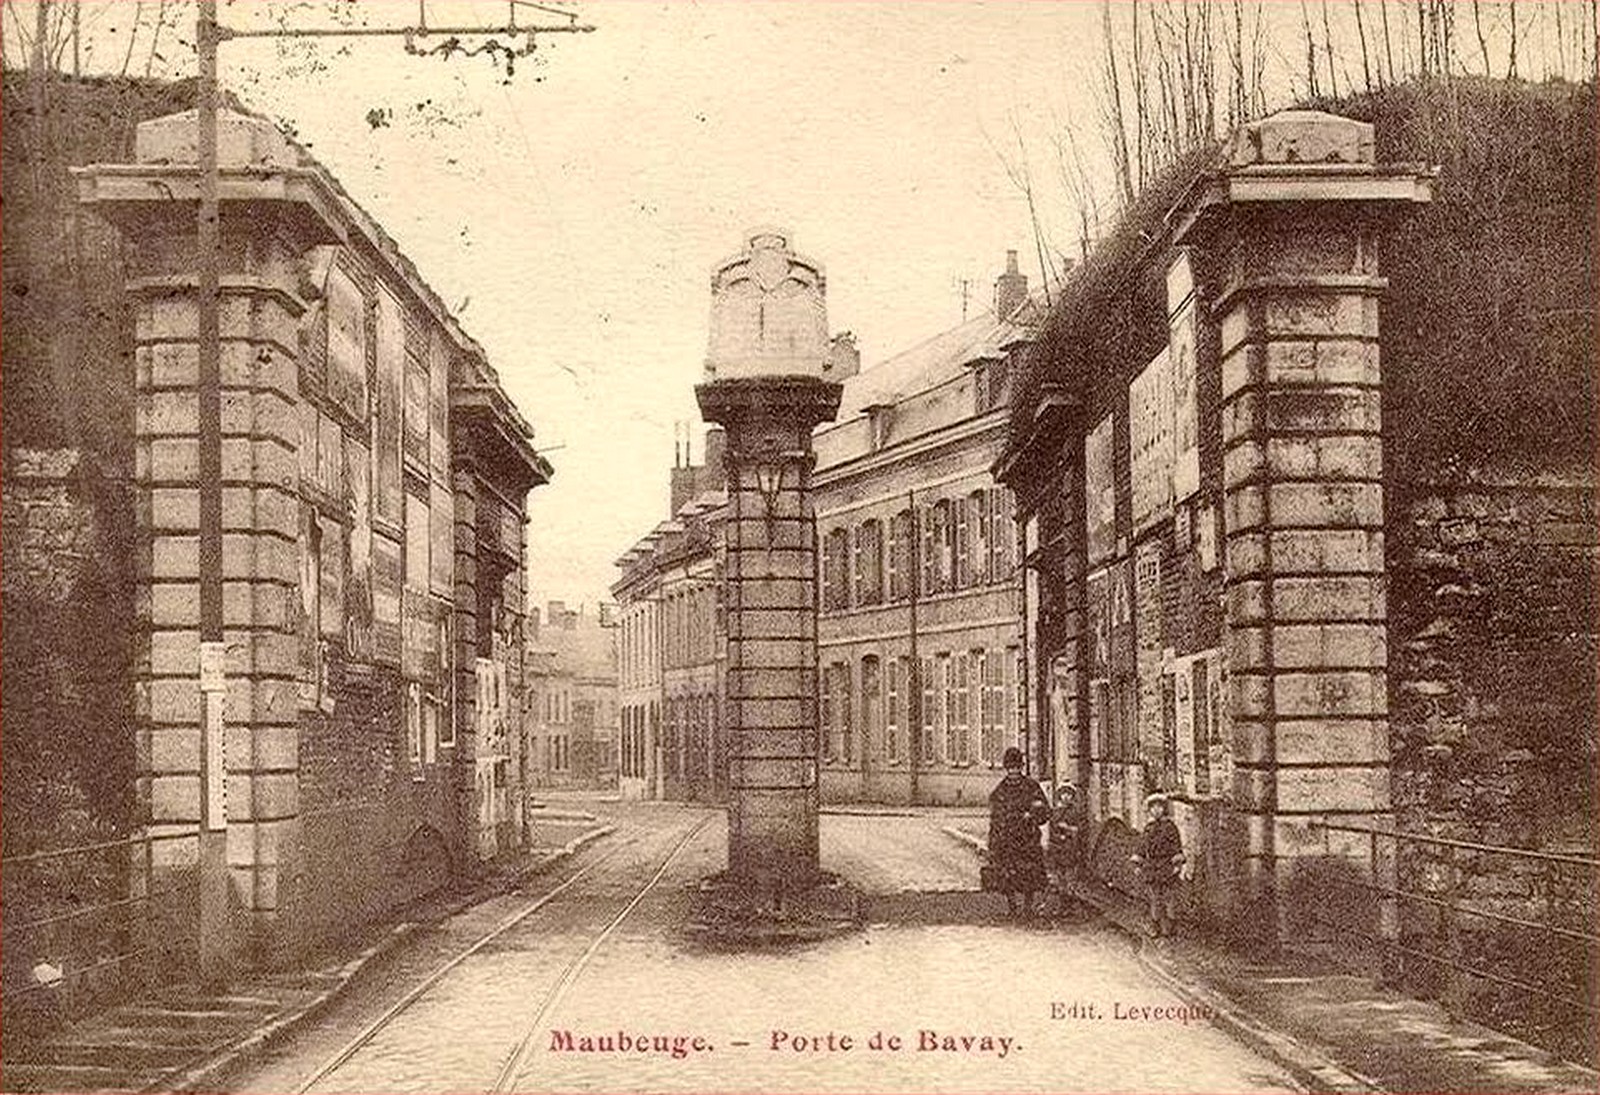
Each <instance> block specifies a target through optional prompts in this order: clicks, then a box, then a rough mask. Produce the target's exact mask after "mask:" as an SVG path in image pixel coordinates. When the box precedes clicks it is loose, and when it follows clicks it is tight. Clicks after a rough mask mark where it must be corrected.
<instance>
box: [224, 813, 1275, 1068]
mask: <svg viewBox="0 0 1600 1095" xmlns="http://www.w3.org/2000/svg"><path fill="white" fill-rule="evenodd" d="M599 812H600V813H602V815H605V816H607V820H610V821H612V822H613V823H615V824H616V825H617V827H618V828H617V832H616V833H615V834H613V835H612V836H611V837H609V838H607V839H606V840H602V841H600V842H597V843H596V844H595V845H593V846H592V847H591V848H590V849H588V850H587V851H586V852H585V853H584V854H583V855H582V856H580V857H579V858H578V859H577V860H576V861H575V862H574V863H573V864H572V866H571V867H569V868H568V869H567V870H566V871H564V872H562V873H561V874H558V875H554V876H549V877H541V878H538V879H536V880H534V882H533V883H531V884H530V886H529V887H528V889H527V890H526V891H525V892H521V893H513V894H508V895H505V896H502V897H498V898H494V899H492V900H490V901H487V902H484V903H483V904H481V905H478V906H476V907H474V908H472V909H470V910H468V911H466V912H464V913H461V914H459V915H457V916H455V917H453V918H451V919H450V920H448V921H446V922H444V923H442V924H440V925H438V926H437V927H435V928H432V929H430V930H428V931H427V932H426V933H423V934H422V935H421V936H420V937H419V938H418V939H417V941H416V942H415V943H414V944H412V945H410V946H408V947H406V948H404V949H402V950H401V951H400V952H399V953H397V954H396V955H394V956H393V957H392V958H391V959H390V960H388V961H387V962H385V963H384V964H383V965H382V966H381V967H379V968H377V969H374V970H372V971H369V973H368V974H367V975H366V976H365V977H364V978H363V980H362V981H361V982H359V983H358V984H357V985H355V986H353V991H352V992H351V993H349V994H348V995H347V997H346V998H344V999H342V1000H341V1001H339V1002H338V1003H337V1004H335V1005H334V1007H333V1008H331V1009H330V1010H329V1011H328V1012H327V1013H326V1014H325V1016H324V1017H323V1018H322V1019H321V1020H320V1021H319V1022H317V1023H315V1024H313V1025H312V1026H311V1027H309V1028H308V1029H306V1030H305V1031H303V1032H302V1033H301V1034H299V1035H297V1036H296V1037H294V1038H292V1039H290V1040H289V1041H288V1042H287V1043H285V1044H284V1045H282V1046H281V1047H279V1048H278V1049H277V1050H276V1051H275V1052H274V1053H272V1054H271V1055H270V1056H268V1057H266V1058H264V1059H262V1060H261V1061H260V1062H259V1064H258V1065H257V1066H256V1067H255V1068H253V1069H252V1070H251V1071H250V1072H249V1073H248V1074H244V1075H239V1076H235V1077H230V1078H229V1079H228V1089H229V1090H233V1091H250V1092H285V1091H294V1090H300V1089H309V1090H313V1091H327V1092H334V1091H348V1092H357V1091H405V1092H428V1091H446V1090H450V1091H481V1090H490V1089H494V1088H495V1087H496V1085H497V1084H503V1085H505V1086H506V1087H507V1088H509V1089H511V1090H518V1091H578V1090H612V1091H700V1092H711V1091H749V1090H763V1091H849V1090H864V1089H868V1088H871V1089H873V1090H897V1091H998V1090H1004V1091H1178V1090H1182V1091H1283V1090H1294V1086H1293V1084H1292V1082H1291V1081H1290V1079H1289V1078H1288V1077H1287V1076H1286V1075H1285V1074H1283V1073H1282V1071H1281V1070H1279V1069H1278V1068H1276V1067H1275V1066H1273V1065H1271V1064H1269V1063H1268V1062H1266V1061H1264V1060H1263V1059H1261V1058H1259V1057H1257V1056H1256V1055H1255V1054H1254V1053H1252V1052H1250V1051H1249V1050H1247V1049H1245V1048H1243V1047H1242V1046H1240V1045H1238V1044H1237V1043H1235V1042H1234V1041H1232V1040H1231V1039H1230V1038H1228V1037H1227V1036H1226V1035H1225V1034H1223V1033H1222V1032H1220V1031H1218V1030H1216V1029H1213V1028H1212V1027H1211V1026H1210V1025H1208V1024H1207V1022H1205V1021H1204V1020H1203V1019H1191V1020H1190V1021H1187V1022H1186V1021H1184V1017H1185V1016H1187V1015H1188V1012H1187V1011H1186V1010H1184V1009H1183V1006H1182V1005H1181V1003H1180V1001H1179V1000H1178V999H1177V998H1176V997H1175V996H1173V995H1172V994H1171V993H1170V992H1169V991H1167V990H1166V989H1165V988H1164V987H1162V985H1161V984H1160V983H1159V982H1158V981H1156V980H1155V979H1154V978H1153V977H1152V976H1151V975H1150V974H1149V973H1148V972H1146V971H1145V970H1144V969H1143V968H1142V967H1141V966H1140V965H1139V964H1138V963H1137V961H1136V960H1135V957H1134V954H1133V951H1132V949H1131V947H1130V946H1129V945H1128V943H1127V942H1126V941H1124V940H1123V939H1122V938H1121V937H1120V936H1118V935H1117V934H1115V933H1114V932H1113V931H1111V930H1110V929H1109V928H1107V927H1106V926H1105V925H1103V924H1102V923H1100V922H1097V921H1094V920H1086V921H1082V922H1062V923H1053V922H1052V923H1046V922H1041V924H1040V925H1039V926H1036V927H1035V926H1022V925H1016V924H1009V923H1006V922H1004V921H1003V920H1000V919H998V918H997V917H996V915H995V909H994V902H993V901H992V899H990V898H988V897H986V896H984V895H979V894H976V893H970V892H969V893H967V894H965V895H964V896H963V897H962V898H955V899H954V900H956V901H964V902H965V906H964V907H965V909H966V913H967V916H966V919H967V920H969V921H970V922H968V923H940V924H928V923H908V922H905V921H904V920H901V919H898V918H897V919H895V920H894V921H893V922H882V921H881V920H879V922H873V923H869V925H868V927H867V928H866V930H864V931H861V932H858V933H855V934H851V935H847V936H844V937H842V938H838V939H835V940H832V941H829V942H826V943H822V944H818V945H815V946H811V947H804V948H797V949H777V950H770V951H765V952H756V953H750V952H741V953H737V954H732V953H719V952H716V951H711V950H707V949H706V948H704V947H703V946H700V945H698V944H695V943H693V942H692V941H690V940H689V939H687V938H686V937H685V936H684V935H683V934H682V932H681V930H680V929H681V928H682V926H683V924H684V923H685V921H686V918H687V916H688V914H689V906H690V901H689V889H688V888H689V887H690V885H691V884H692V883H693V882H694V881H695V880H697V879H698V878H700V877H703V876H705V875H707V874H710V873H712V872H714V871H716V870H718V869H720V867H721V866H722V859H723V855H724V852H723V847H724V843H723V841H724V827H723V821H722V816H721V814H720V813H715V812H711V811H701V810H695V809H692V808H686V807H683V808H680V807H668V806H654V807H621V806H617V805H614V804H606V805H602V806H600V807H599ZM968 812H969V813H970V811H968ZM947 820H948V815H939V814H932V815H929V816H877V817H873V816H839V815H827V816H824V818H823V823H822V824H823V828H822V833H823V851H824V863H825V864H826V865H827V866H828V867H829V868H830V869H833V870H836V871H839V872H840V873H841V874H843V875H845V876H846V877H847V878H849V879H850V880H851V881H853V882H855V883H856V884H857V885H858V886H860V887H861V888H862V889H863V890H864V891H866V892H867V893H868V895H869V898H870V897H872V896H874V895H882V896H888V895H894V894H897V893H899V894H902V896H903V894H904V892H905V891H908V890H910V891H916V890H919V889H927V890H946V891H948V890H966V891H971V890H973V889H975V887H976V864H977V861H976V859H975V858H974V857H972V856H971V854H970V852H967V851H965V850H964V849H963V848H962V847H961V846H960V845H959V844H957V843H956V842H955V841H953V840H951V839H950V838H949V837H948V836H947V835H946V834H944V833H942V832H941V831H940V826H941V825H943V824H946V823H947ZM685 837H688V838H689V839H688V841H687V843H683V844H682V846H681V850H680V851H678V853H677V854H676V855H675V856H673V854H672V853H673V850H674V849H675V848H678V847H679V845H680V842H682V841H683V840H684V838H685ZM669 857H671V859H670V863H668V864H667V866H666V870H665V871H664V873H662V874H661V877H660V882H659V884H658V885H656V886H655V887H653V888H649V889H648V890H647V891H646V892H645V893H644V894H643V897H642V899H641V900H639V902H638V904H637V905H636V906H635V907H633V908H632V910H631V911H630V912H628V913H627V915H625V916H623V917H622V918H621V919H620V920H618V919H617V918H618V916H619V914H621V913H623V911H624V910H625V909H627V907H628V906H629V904H630V902H632V901H633V900H634V898H636V897H638V896H639V894H640V891H641V890H644V889H645V888H646V886H647V883H649V881H650V880H651V878H652V876H654V875H655V874H656V872H657V871H659V870H660V869H661V868H662V866H663V863H665V862H666V861H667V860H668V859H669ZM575 876H577V877H576V880H575V881H573V882H572V884H571V885H570V886H568V887H567V888H566V889H565V890H562V891H561V892H559V893H554V894H553V895H552V896H550V898H549V900H548V901H547V902H546V903H545V904H544V905H542V906H541V907H539V908H538V909H536V910H535V911H533V912H532V913H530V914H528V915H527V916H526V917H525V918H524V919H522V920H520V921H519V922H517V923H516V924H515V925H514V926H512V927H510V928H508V929H507V930H506V931H505V932H504V933H503V934H501V935H499V936H498V937H496V938H495V939H493V940H492V941H490V942H489V943H487V944H486V945H484V946H482V947H481V948H480V949H478V950H477V951H476V952H475V953H473V954H472V955H471V956H469V957H467V958H465V959H463V960H462V961H460V962H459V964H457V965H456V966H455V967H454V968H453V969H452V970H451V971H450V972H449V973H447V974H446V975H445V976H443V977H442V978H440V979H439V980H438V982H437V983H436V984H434V985H433V986H432V987H431V988H429V989H428V990H427V991H425V992H423V993H422V994H421V995H420V996H418V997H417V998H416V1000H415V1003H414V1004H413V1005H412V1006H410V1007H407V1008H405V1009H404V1010H402V1011H399V1012H398V1013H397V1014H395V1015H394V1016H393V1022H391V1023H389V1024H387V1025H386V1026H384V1027H383V1028H382V1029H381V1030H378V1031H376V1033H375V1034H374V1036H373V1037H372V1038H371V1040H370V1042H367V1043H366V1044H364V1045H362V1046H360V1047H359V1048H354V1051H353V1052H351V1050H352V1048H353V1047H354V1046H355V1043H356V1042H357V1041H359V1040H361V1036H362V1035H363V1033H364V1032H366V1031H369V1030H371V1028H372V1027H373V1025H374V1024H375V1022H376V1021H377V1020H379V1018H380V1017H381V1016H383V1015H384V1014H385V1013H386V1012H389V1011H391V1010H392V1009H394V1008H395V1006H396V1004H397V1003H399V1002H401V1001H402V1000H404V999H405V998H406V997H407V996H408V994H411V993H412V992H413V990H414V987H415V986H417V985H418V984H420V982H421V981H422V980H423V979H424V978H425V977H426V976H427V975H428V974H429V973H430V972H432V971H433V970H435V969H437V968H438V967H439V966H441V965H443V964H444V963H445V962H447V961H449V960H450V959H451V958H453V957H455V956H456V955H459V954H460V953H461V952H462V951H464V950H466V949H467V948H469V947H471V946H472V945H473V944H474V943H476V942H477V941H478V940H479V939H481V938H482V937H483V936H484V935H485V934H487V933H488V932H489V931H491V930H493V929H494V928H495V927H496V926H499V925H502V924H504V923H506V922H507V921H508V920H510V919H511V918H513V917H515V916H517V915H518V914H519V913H521V912H523V911H524V910H526V909H527V908H528V906H530V905H532V904H533V903H534V902H535V901H537V900H538V899H539V898H540V896H541V895H542V894H552V891H554V890H556V889H557V888H558V887H560V886H562V885H563V884H565V883H566V881H567V880H568V879H571V878H574V877H575ZM950 903H951V902H950V900H947V901H946V902H945V905H944V907H945V908H946V910H947V911H948V908H949V906H950ZM872 907H873V906H872V905H871V904H869V909H870V908H872ZM889 907H891V908H893V907H895V906H892V905H891V906H889ZM613 923H615V925H616V926H615V929H614V930H613V931H611V932H610V933H609V934H605V933H606V929H607V927H608V925H612V924H613ZM1075 1006H1076V1009H1077V1010H1076V1012H1074V1007H1075ZM1146 1009H1148V1010H1146ZM1073 1014H1076V1015H1077V1016H1078V1017H1077V1018H1071V1017H1066V1016H1070V1015H1073ZM1085 1015H1090V1016H1094V1017H1093V1018H1089V1017H1084V1016H1085ZM1056 1016H1062V1017H1056ZM530 1035H531V1036H530ZM624 1038H625V1039H626V1040H624ZM524 1039H526V1046H527V1049H526V1051H525V1052H524V1053H523V1054H522V1055H521V1057H520V1060H519V1061H518V1062H517V1063H516V1066H515V1067H514V1068H512V1069H510V1070H508V1069H507V1065H508V1062H511V1061H512V1058H513V1055H514V1054H515V1052H516V1049H517V1047H518V1045H519V1042H521V1041H522V1040H524ZM896 1040H897V1041H896ZM640 1043H644V1048H640ZM590 1046H594V1047H602V1046H603V1047H607V1048H604V1049H602V1048H592V1049H591V1048H586V1047H590ZM623 1046H626V1047H628V1048H621V1047H623ZM340 1058H347V1059H345V1060H343V1061H342V1063H341V1064H339V1065H338V1066H337V1067H336V1068H333V1069H332V1070H327V1066H328V1065H329V1063H330V1062H332V1061H335V1060H338V1059H340ZM1178 1061H1181V1062H1182V1067H1181V1068H1175V1067H1174V1062H1178ZM323 1072H326V1074H323V1075H319V1074H320V1073H323ZM497 1078H498V1079H497Z"/></svg>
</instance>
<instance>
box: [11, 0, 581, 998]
mask: <svg viewBox="0 0 1600 1095" xmlns="http://www.w3.org/2000/svg"><path fill="white" fill-rule="evenodd" d="M46 5H47V0H40V4H39V24H40V28H41V31H42V30H43V27H44V23H45V11H46ZM506 9H507V15H506V22H505V23H504V24H501V25H498V26H493V25H480V26H448V27H429V26H428V25H427V23H426V20H425V10H424V8H423V5H421V4H419V5H418V23H417V25H415V26H409V27H327V28H305V29H293V28H272V29H267V30H243V29H240V30H235V29H231V28H228V27H224V26H222V25H220V24H219V23H218V22H217V0H198V13H197V16H196V21H195V53H196V59H197V64H198V71H199V84H198V87H197V88H196V95H197V97H198V101H197V103H196V104H195V106H196V124H197V127H198V133H197V137H196V143H197V152H198V155H197V157H196V160H197V162H196V165H195V166H196V170H197V171H198V173H199V176H200V177H199V190H200V201H199V203H198V204H199V209H198V212H197V214H196V219H195V233H196V236H195V244H196V249H197V252H198V254H197V259H198V266H199V271H198V275H197V278H196V282H197V284H196V289H197V295H198V298H199V299H198V300H197V302H196V303H197V305H198V332H197V334H198V340H199V346H198V348H197V357H198V362H197V366H198V369H197V388H198V392H197V402H198V407H197V411H198V427H199V428H198V432H199V452H198V455H197V465H198V470H199V478H200V489H199V494H200V497H199V509H200V536H199V579H200V583H199V584H200V604H199V609H200V665H199V676H200V693H201V697H202V702H203V707H202V715H203V719H204V725H203V732H202V734H201V745H200V749H201V754H200V772H201V788H200V803H201V806H200V812H201V820H200V868H201V870H200V895H199V897H200V900H199V903H198V904H199V909H198V913H199V932H198V940H199V963H200V976H201V978H202V979H203V980H207V981H217V980H221V979H223V978H225V977H226V976H227V972H228V968H227V967H228V960H229V953H230V950H231V946H230V941H229V924H228V920H229V905H228V866H227V825H228V822H227V802H226V799H225V797H224V793H225V789H226V786H227V765H226V763H225V756H224V745H225V734H224V728H223V712H224V704H225V701H226V698H227V669H226V666H227V648H226V644H225V642H224V638H223V596H222V593H223V588H222V579H223V554H222V341H221V306H220V300H219V297H220V292H221V280H222V275H221V264H222V256H221V246H220V243H221V224H220V211H219V207H218V201H217V195H218V190H219V188H220V167H219V164H218V159H217V111H218V89H217V49H218V47H219V46H221V44H222V43H223V42H227V41H230V40H232V39H235V38H370V37H403V38H404V39H405V42H406V52H408V53H411V54H415V55H427V54H430V53H434V54H438V55H441V56H444V57H450V56H452V55H454V54H455V53H458V52H459V53H466V54H468V55H470V54H472V53H474V52H489V53H490V55H491V57H495V56H503V57H505V58H506V59H507V63H508V65H509V64H510V58H512V57H526V56H528V55H529V54H531V53H532V52H533V49H534V43H535V39H536V37H537V36H538V35H540V34H575V33H588V32H591V31H593V30H594V29H595V28H594V27H593V26H592V25H589V24H581V23H579V22H578V21H577V16H576V14H575V13H573V12H567V11H561V10H559V9H556V8H548V7H543V6H541V5H539V4H534V3H529V2H528V0H508V2H507V4H506ZM519 9H532V10H535V11H539V12H543V13H546V14H549V15H556V16H560V17H561V18H563V19H565V20H566V22H564V23H547V24H532V25H518V23H517V12H518V10H519ZM429 35H443V36H445V38H444V41H443V42H442V43H441V44H440V45H439V46H437V47H435V48H433V49H431V50H430V49H423V48H420V47H419V46H418V45H417V42H418V40H419V39H420V40H426V38H427V37H428V36H429ZM480 35H481V36H485V37H488V38H490V39H491V41H490V42H489V43H488V44H487V45H485V46H484V47H482V48H481V49H480V50H478V51H473V50H467V49H465V48H463V47H462V46H461V44H460V38H462V37H473V36H480ZM500 36H507V37H510V38H512V39H516V38H518V37H521V38H522V39H523V41H524V45H522V46H520V47H512V46H501V45H499V44H498V38H499V37H500ZM36 49H37V50H38V54H39V56H40V58H42V57H43V56H44V47H43V34H42V33H41V34H40V35H39V36H38V41H37V43H36ZM41 71H42V66H41ZM40 86H41V87H42V84H41V85H40Z"/></svg>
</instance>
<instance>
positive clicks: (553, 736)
mask: <svg viewBox="0 0 1600 1095" xmlns="http://www.w3.org/2000/svg"><path fill="white" fill-rule="evenodd" d="M609 608H610V606H608V605H602V606H601V608H600V610H599V611H598V612H596V613H595V614H593V615H591V614H589V613H587V612H585V611H584V610H583V608H582V606H580V607H578V608H568V607H567V606H566V605H565V604H564V603H563V602H561V601H551V602H550V603H549V604H548V605H547V606H546V607H545V610H544V614H543V618H542V619H541V616H540V612H539V609H538V608H531V609H529V611H528V616H527V641H526V643H525V644H524V654H523V664H524V665H525V666H526V670H525V674H526V675H525V679H524V688H523V697H522V728H523V735H524V742H523V753H522V755H523V758H524V765H525V768H524V772H525V774H524V776H523V779H522V781H521V782H522V786H523V788H524V791H525V793H527V794H532V793H533V792H534V791H536V790H537V789H538V788H541V787H581V788H589V789H599V788H614V787H616V786H617V742H618V732H617V731H618V720H619V717H620V716H619V705H618V693H617V654H618V651H617V645H618V644H617V631H618V628H617V625H616V624H615V622H614V620H613V619H612V616H611V613H610V612H609V611H608V610H609Z"/></svg>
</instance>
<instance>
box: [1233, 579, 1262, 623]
mask: <svg viewBox="0 0 1600 1095" xmlns="http://www.w3.org/2000/svg"><path fill="white" fill-rule="evenodd" d="M1226 596H1227V610H1228V622H1229V624H1230V625H1237V624H1248V623H1252V622H1255V621H1260V620H1265V619H1267V616H1268V602H1267V586H1266V583H1265V582H1260V581H1239V582H1232V583H1230V584H1229V585H1228V591H1227V595H1226Z"/></svg>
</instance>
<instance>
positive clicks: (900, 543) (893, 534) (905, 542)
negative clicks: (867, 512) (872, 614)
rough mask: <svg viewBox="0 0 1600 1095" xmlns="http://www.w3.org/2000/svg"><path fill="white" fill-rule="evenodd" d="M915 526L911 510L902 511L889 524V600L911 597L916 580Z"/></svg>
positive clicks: (901, 599)
mask: <svg viewBox="0 0 1600 1095" xmlns="http://www.w3.org/2000/svg"><path fill="white" fill-rule="evenodd" d="M916 566H917V543H916V524H915V521H914V520H913V517H912V513H911V510H909V509H903V510H901V511H900V512H899V513H897V514H895V515H894V519H893V520H892V521H890V522H889V599H890V600H892V601H903V600H905V599H906V598H908V597H910V596H911V589H912V585H913V583H914V582H915V580H916Z"/></svg>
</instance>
